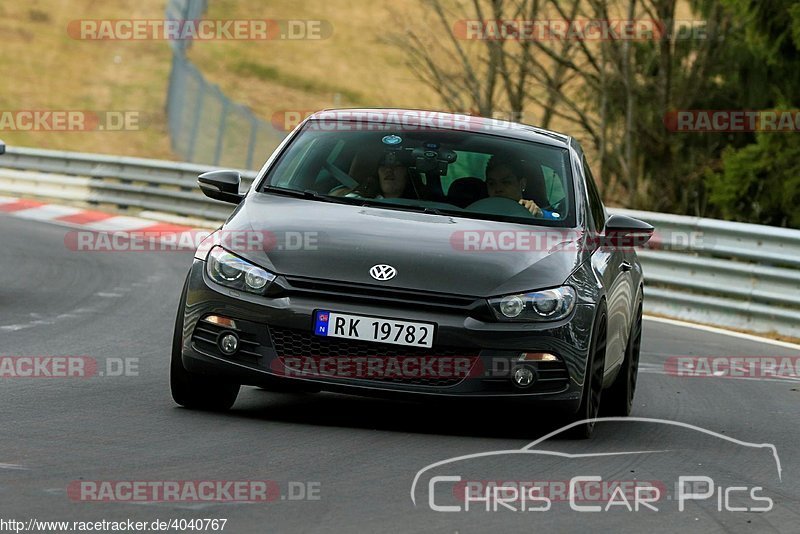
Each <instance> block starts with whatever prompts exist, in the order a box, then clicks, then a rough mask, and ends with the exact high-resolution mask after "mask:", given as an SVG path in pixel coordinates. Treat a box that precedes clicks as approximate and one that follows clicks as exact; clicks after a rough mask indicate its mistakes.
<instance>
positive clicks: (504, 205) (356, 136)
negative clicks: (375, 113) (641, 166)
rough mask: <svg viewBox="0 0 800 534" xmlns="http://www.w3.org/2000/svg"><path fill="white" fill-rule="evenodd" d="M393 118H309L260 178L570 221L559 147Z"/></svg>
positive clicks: (420, 205) (445, 210) (356, 195)
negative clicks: (360, 125)
mask: <svg viewBox="0 0 800 534" xmlns="http://www.w3.org/2000/svg"><path fill="white" fill-rule="evenodd" d="M393 126H394V125H386V124H381V128H380V130H377V131H369V130H367V131H363V130H355V131H354V130H352V129H350V128H348V127H344V126H343V127H342V128H340V129H336V128H331V127H330V124H326V128H325V129H324V130H323V129H321V128H315V127H314V125H313V121H309V123H307V125H306V127H304V129H303V130H302V131H301V132H299V133H298V135H297V136H296V137H295V139H294V140H293V142H292V143H291V144H290V145H289V146H288V147H287V148H286V150H285V151H284V153H283V154H282V155H281V157H280V158H279V160H278V162H277V164H276V165H275V166H273V168H272V169H271V170H270V172H269V174H268V175H267V178H266V182H265V183H266V184H267V185H269V186H273V187H278V188H283V189H293V190H297V191H309V190H311V191H313V192H315V193H317V195H318V197H327V196H329V197H337V198H341V199H355V200H356V201H357V200H369V201H370V202H369V203H370V204H371V205H376V206H378V207H386V208H388V209H409V208H412V209H413V208H417V209H420V210H426V209H427V210H428V212H429V213H438V212H441V213H442V214H444V215H452V214H463V215H464V216H466V217H472V218H485V219H495V220H509V221H514V222H523V223H530V224H543V225H546V226H569V227H571V226H574V223H575V210H574V204H575V203H574V200H573V199H574V194H573V191H572V183H571V179H572V178H571V174H570V167H569V164H568V162H569V155H568V152H567V150H566V149H564V148H561V147H553V146H550V145H545V144H539V143H533V142H530V141H524V140H518V139H512V138H507V137H501V136H497V135H490V134H483V133H476V132H467V131H456V130H435V131H434V130H430V131H425V130H422V131H404V128H403V126H401V125H397V128H396V129H393ZM431 208H435V210H431Z"/></svg>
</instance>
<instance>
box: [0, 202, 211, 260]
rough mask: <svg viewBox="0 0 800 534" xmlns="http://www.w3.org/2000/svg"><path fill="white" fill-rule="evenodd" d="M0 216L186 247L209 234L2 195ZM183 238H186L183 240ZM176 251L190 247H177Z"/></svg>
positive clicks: (171, 225) (183, 226)
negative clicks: (149, 239) (148, 239)
mask: <svg viewBox="0 0 800 534" xmlns="http://www.w3.org/2000/svg"><path fill="white" fill-rule="evenodd" d="M0 214H6V215H10V216H13V217H19V218H21V219H28V220H34V221H46V222H51V223H55V224H59V225H62V226H69V227H72V228H78V229H82V230H88V231H90V232H97V233H106V234H114V235H115V236H119V235H129V236H154V237H155V238H156V239H157V240H164V238H167V237H168V238H169V241H170V242H176V243H186V244H187V245H188V244H194V242H195V241H196V239H195V236H197V235H198V234H199V233H203V234H205V235H208V234H209V233H210V232H209V231H207V230H201V229H198V228H193V227H191V226H185V225H180V224H172V223H164V222H158V221H154V220H151V219H143V218H141V217H129V216H127V215H114V214H111V213H105V212H102V211H95V210H87V209H82V208H76V207H72V206H62V205H58V204H48V203H45V202H39V201H36V200H27V199H20V198H14V197H3V196H0ZM181 236H184V237H185V238H186V239H183V240H182V239H180V237H181ZM66 242H67V239H66V238H65V243H66ZM177 248H181V249H184V248H190V247H189V246H186V247H184V246H178V247H177Z"/></svg>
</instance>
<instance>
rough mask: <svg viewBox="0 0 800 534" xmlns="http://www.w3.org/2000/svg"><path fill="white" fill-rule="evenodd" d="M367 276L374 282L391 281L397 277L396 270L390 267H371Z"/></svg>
mask: <svg viewBox="0 0 800 534" xmlns="http://www.w3.org/2000/svg"><path fill="white" fill-rule="evenodd" d="M369 275H370V276H371V277H372V278H374V279H375V280H380V281H381V282H385V281H386V280H391V279H392V278H394V277H395V276H397V269H395V268H394V267H392V266H391V265H383V264H381V265H373V266H372V268H371V269H370V270H369Z"/></svg>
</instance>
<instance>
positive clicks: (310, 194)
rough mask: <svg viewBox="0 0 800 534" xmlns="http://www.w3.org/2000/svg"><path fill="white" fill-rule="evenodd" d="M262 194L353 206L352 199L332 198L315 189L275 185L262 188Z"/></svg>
mask: <svg viewBox="0 0 800 534" xmlns="http://www.w3.org/2000/svg"><path fill="white" fill-rule="evenodd" d="M261 191H262V192H270V193H275V194H278V195H286V196H289V197H295V198H307V199H309V200H318V201H320V202H335V203H338V204H352V203H353V202H352V199H350V198H344V197H332V196H328V195H322V194H320V193H317V192H316V191H314V190H313V189H302V190H301V189H289V188H286V187H276V186H274V185H265V186H264V187H262V188H261Z"/></svg>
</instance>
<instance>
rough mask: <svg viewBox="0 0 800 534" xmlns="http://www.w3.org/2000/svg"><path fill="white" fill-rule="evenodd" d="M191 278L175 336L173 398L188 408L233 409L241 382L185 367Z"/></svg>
mask: <svg viewBox="0 0 800 534" xmlns="http://www.w3.org/2000/svg"><path fill="white" fill-rule="evenodd" d="M187 288H188V278H187V280H186V284H184V286H183V293H182V294H181V301H180V304H179V305H178V316H177V317H176V318H175V331H174V332H173V336H172V357H171V358H170V366H169V367H170V373H169V385H170V389H171V391H172V398H173V400H174V401H175V402H176V403H178V404H180V405H181V406H183V407H185V408H190V409H194V410H207V411H225V410H229V409H230V408H231V406H233V403H234V402H236V397H237V396H238V395H239V388H240V385H239V384H231V383H228V382H221V381H220V380H218V379H213V378H209V377H206V376H203V375H198V374H196V373H190V372H189V371H187V370H186V368H184V366H183V358H182V356H183V354H182V353H183V309H184V307H185V306H186V291H187Z"/></svg>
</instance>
